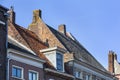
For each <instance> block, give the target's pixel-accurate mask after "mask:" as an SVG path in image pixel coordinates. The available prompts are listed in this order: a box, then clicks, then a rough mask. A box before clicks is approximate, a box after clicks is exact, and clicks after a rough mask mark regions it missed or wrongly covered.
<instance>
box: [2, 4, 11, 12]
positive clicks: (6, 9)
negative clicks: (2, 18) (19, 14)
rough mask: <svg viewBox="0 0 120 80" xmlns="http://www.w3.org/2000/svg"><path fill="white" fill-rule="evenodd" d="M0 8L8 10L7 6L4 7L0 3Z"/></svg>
mask: <svg viewBox="0 0 120 80" xmlns="http://www.w3.org/2000/svg"><path fill="white" fill-rule="evenodd" d="M0 8H2V9H4V10H5V11H7V10H9V9H8V8H6V7H4V6H2V5H0Z"/></svg>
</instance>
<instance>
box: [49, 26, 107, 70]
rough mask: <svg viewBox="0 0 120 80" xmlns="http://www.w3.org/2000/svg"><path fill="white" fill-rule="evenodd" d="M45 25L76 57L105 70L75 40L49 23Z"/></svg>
mask: <svg viewBox="0 0 120 80" xmlns="http://www.w3.org/2000/svg"><path fill="white" fill-rule="evenodd" d="M47 26H48V28H49V29H50V30H51V32H52V33H53V34H54V35H55V36H56V38H57V39H58V40H59V41H60V42H61V43H62V44H63V45H64V47H65V48H66V49H67V50H68V51H69V52H70V53H75V55H76V58H77V59H79V60H82V61H84V62H86V63H87V64H90V65H91V66H94V67H96V68H98V69H100V70H102V71H106V69H105V68H104V67H103V66H102V65H101V64H100V63H99V62H98V61H97V60H96V59H95V58H94V57H93V56H92V55H91V54H90V53H89V52H88V51H87V50H86V49H85V48H84V47H83V46H82V45H81V44H80V43H79V42H78V41H77V40H73V39H72V38H70V37H69V36H67V35H64V34H63V33H60V32H59V31H57V30H55V29H53V28H52V27H50V26H49V25H47Z"/></svg>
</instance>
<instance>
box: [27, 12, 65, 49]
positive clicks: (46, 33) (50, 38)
mask: <svg viewBox="0 0 120 80" xmlns="http://www.w3.org/2000/svg"><path fill="white" fill-rule="evenodd" d="M39 12H40V11H38V10H35V11H34V14H33V22H32V23H31V24H30V25H29V28H28V29H29V30H31V31H33V32H35V33H36V34H37V36H38V37H39V38H40V39H41V40H42V41H43V42H45V43H48V44H49V47H56V46H59V47H61V48H64V49H65V47H64V46H63V45H62V44H61V43H60V42H59V40H58V39H57V38H56V37H55V36H54V34H53V33H52V32H51V31H50V30H49V28H48V27H47V25H46V24H45V23H44V22H43V21H42V19H41V18H40V14H41V13H39ZM36 13H37V14H39V15H36ZM34 16H36V18H34Z"/></svg>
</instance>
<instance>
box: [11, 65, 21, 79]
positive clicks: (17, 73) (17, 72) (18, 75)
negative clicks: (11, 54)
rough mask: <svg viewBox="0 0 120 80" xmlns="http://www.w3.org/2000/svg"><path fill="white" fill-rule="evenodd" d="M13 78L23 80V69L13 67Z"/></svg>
mask: <svg viewBox="0 0 120 80" xmlns="http://www.w3.org/2000/svg"><path fill="white" fill-rule="evenodd" d="M12 77H16V78H22V68H20V67H17V66H13V67H12Z"/></svg>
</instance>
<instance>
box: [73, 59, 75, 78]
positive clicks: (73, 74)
mask: <svg viewBox="0 0 120 80" xmlns="http://www.w3.org/2000/svg"><path fill="white" fill-rule="evenodd" d="M72 66H73V69H72V75H73V76H74V60H73V65H72ZM73 80H75V78H74V79H73Z"/></svg>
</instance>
